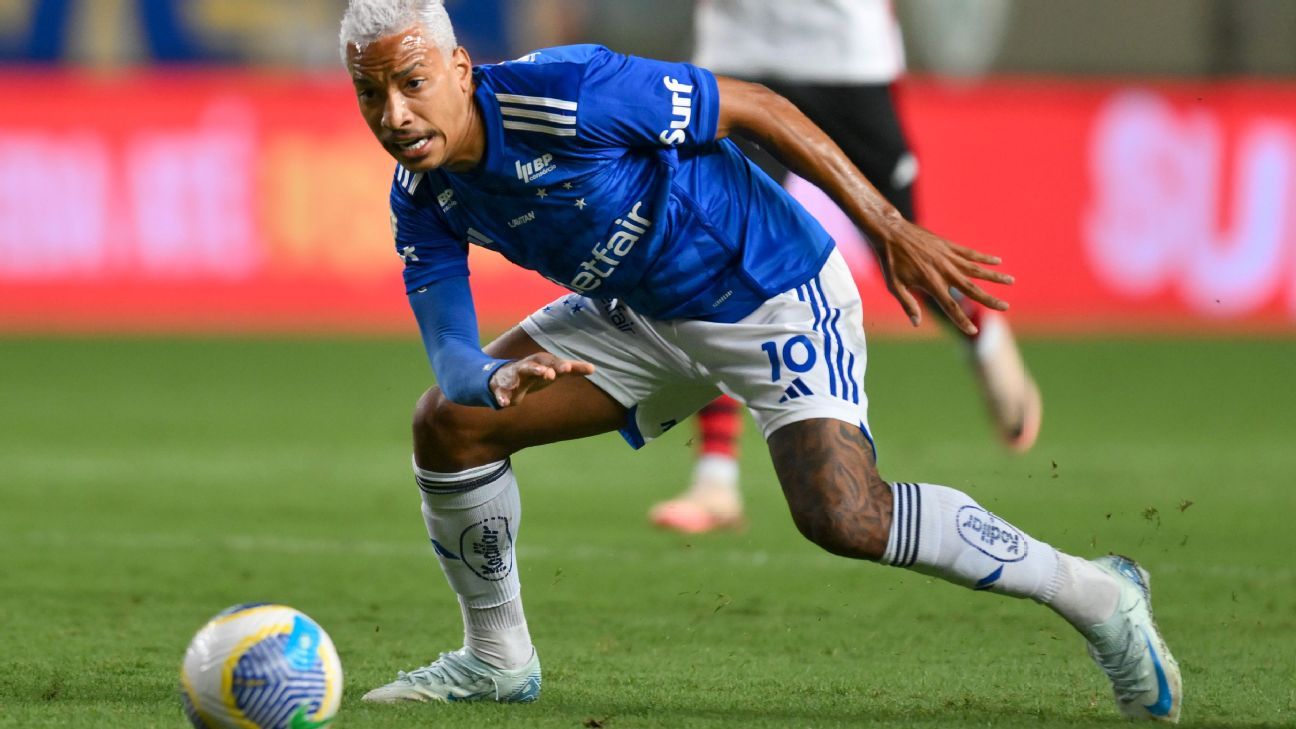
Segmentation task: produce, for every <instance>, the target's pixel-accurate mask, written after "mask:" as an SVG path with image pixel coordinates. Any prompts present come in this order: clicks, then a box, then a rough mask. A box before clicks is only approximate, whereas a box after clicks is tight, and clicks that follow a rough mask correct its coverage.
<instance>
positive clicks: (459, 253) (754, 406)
mask: <svg viewBox="0 0 1296 729" xmlns="http://www.w3.org/2000/svg"><path fill="white" fill-rule="evenodd" d="M341 42H342V47H343V52H344V55H345V58H346V65H347V69H348V71H349V73H350V75H351V80H352V82H353V83H354V86H355V92H356V97H357V99H358V102H359V107H360V111H361V114H362V116H363V117H364V119H365V121H366V122H367V123H368V125H369V128H370V129H371V130H372V132H373V133H374V135H375V136H376V137H377V139H378V141H379V142H380V143H381V144H382V146H383V148H384V149H386V151H387V152H388V153H389V154H391V155H392V156H393V157H394V158H395V159H396V161H397V162H398V165H397V167H396V171H395V179H394V181H393V184H392V188H391V205H392V218H393V221H394V223H393V224H394V227H395V237H396V250H397V252H398V253H399V254H400V255H401V257H402V258H403V259H404V261H405V270H404V276H405V285H406V288H407V293H408V296H409V302H410V305H411V307H412V308H413V311H414V314H415V317H416V319H417V320H418V325H419V329H420V331H421V332H422V334H423V339H424V343H425V345H426V347H427V350H428V356H429V358H430V360H431V364H432V367H433V369H434V371H435V373H436V376H437V381H438V382H439V383H440V385H439V386H438V387H433V388H432V389H430V390H428V391H427V393H426V394H425V395H424V396H423V397H422V398H421V399H420V400H419V402H418V404H417V406H416V407H415V413H414V423H413V430H414V459H413V460H414V463H413V466H414V476H415V481H416V482H417V484H418V488H419V490H420V494H421V497H422V514H423V519H424V522H425V524H426V526H427V530H428V535H429V537H430V538H431V540H432V545H433V547H434V548H435V551H436V553H437V556H438V559H439V561H440V564H441V567H442V570H443V571H444V573H445V575H446V578H447V580H448V581H449V583H450V586H451V588H452V589H453V590H454V592H455V593H456V594H457V595H458V598H459V604H460V607H461V610H462V615H463V618H464V638H465V640H464V646H463V647H461V648H459V649H457V650H453V651H450V652H447V653H443V654H441V656H440V657H439V658H438V659H437V660H435V661H433V662H432V663H431V664H429V665H427V666H423V667H421V668H417V669H414V670H412V671H409V672H408V673H406V672H401V673H399V674H398V675H397V677H396V679H395V680H394V681H392V682H391V683H389V684H387V685H385V686H381V687H379V688H376V689H373V690H372V691H370V692H368V693H367V694H365V696H364V698H365V700H368V701H374V702H398V701H429V700H434V701H467V700H493V701H503V702H518V701H531V700H534V699H535V698H537V696H538V695H539V693H540V659H539V656H538V654H537V653H536V650H535V648H534V647H533V646H532V643H531V636H530V633H529V632H528V629H527V622H526V618H525V615H524V613H523V607H522V598H521V585H520V582H519V579H518V572H517V564H516V554H515V549H514V543H515V540H516V539H517V538H518V525H519V518H520V516H521V504H520V500H519V495H518V484H517V480H516V478H515V476H514V473H513V469H512V467H511V465H510V461H509V456H510V455H512V454H513V453H515V452H517V451H519V450H521V449H523V448H527V447H530V446H538V445H543V444H546V443H552V442H555V441H560V440H565V439H571V438H579V437H583V436H587V435H593V434H596V433H603V432H607V431H612V430H620V431H621V433H622V435H624V436H625V438H626V440H627V441H628V442H629V443H630V445H632V446H634V447H641V446H643V445H644V444H645V443H646V442H648V441H650V440H652V439H653V438H655V437H657V436H658V435H660V434H661V433H662V432H663V431H665V430H666V429H667V428H669V427H671V426H672V425H673V424H675V423H676V422H678V421H679V420H680V419H682V418H684V417H687V416H688V415H690V414H691V413H692V412H694V411H695V410H697V409H698V408H700V407H701V406H703V405H705V404H706V403H708V402H710V401H711V400H713V399H714V398H715V397H716V394H717V392H719V391H723V392H725V393H727V394H729V395H731V396H733V397H734V398H736V399H737V400H739V401H740V402H742V403H743V404H744V405H746V406H747V407H748V408H749V409H750V410H751V411H752V412H753V414H754V415H755V417H756V420H757V423H758V424H759V425H760V427H761V429H762V432H763V434H764V435H765V437H766V439H767V441H768V444H769V450H770V455H771V458H772V459H773V462H774V468H775V471H776V473H777V474H778V478H779V482H780V484H781V485H782V487H783V491H784V494H785V495H786V497H787V501H788V505H789V507H790V511H791V513H792V517H793V519H794V521H795V523H796V525H797V527H798V528H799V529H800V530H801V532H802V533H803V534H804V535H805V536H806V537H807V538H808V539H810V540H811V541H813V542H814V543H815V544H818V545H819V546H821V547H822V548H824V549H825V550H827V551H829V552H832V553H834V554H838V555H842V556H845V557H851V558H855V559H865V560H872V561H875V562H880V563H882V564H886V565H892V566H896V567H901V568H906V569H913V570H918V571H921V572H923V573H927V574H931V575H936V576H939V577H941V578H944V579H946V580H949V581H951V582H954V583H956V584H958V585H962V586H965V587H968V588H974V589H978V590H985V591H991V592H996V593H1001V594H1004V595H1012V596H1016V597H1029V598H1031V599H1034V600H1037V601H1039V602H1041V603H1043V604H1045V605H1048V606H1049V607H1051V608H1052V609H1053V610H1055V611H1056V612H1057V613H1058V614H1060V615H1061V616H1062V617H1063V618H1064V619H1066V620H1067V621H1068V622H1069V623H1071V624H1072V625H1073V626H1075V627H1076V628H1077V629H1079V631H1080V632H1081V633H1082V634H1083V635H1084V637H1085V638H1086V639H1087V640H1088V642H1089V645H1090V648H1091V652H1092V654H1093V656H1094V657H1095V659H1096V660H1097V661H1098V663H1099V665H1100V666H1101V667H1102V668H1103V670H1104V671H1105V672H1106V674H1107V675H1108V676H1109V677H1110V679H1111V682H1112V686H1113V689H1114V691H1115V696H1116V701H1117V704H1118V706H1119V707H1120V709H1121V711H1123V712H1124V713H1126V714H1129V715H1131V716H1140V717H1148V718H1158V719H1170V720H1173V719H1175V718H1177V716H1178V713H1179V706H1180V701H1181V698H1180V680H1179V670H1178V668H1177V666H1176V664H1175V662H1174V659H1173V658H1171V656H1170V653H1169V651H1168V650H1167V648H1166V645H1165V643H1164V641H1163V640H1162V638H1161V634H1160V633H1159V632H1158V630H1157V628H1156V626H1155V625H1154V623H1153V620H1152V611H1151V607H1150V605H1149V602H1148V601H1149V593H1148V577H1147V574H1146V573H1145V572H1144V571H1143V570H1142V569H1141V568H1140V567H1138V566H1137V565H1136V564H1135V563H1134V562H1132V561H1130V560H1128V559H1125V558H1123V557H1114V556H1110V557H1104V558H1100V559H1097V560H1094V561H1086V560H1083V559H1080V558H1077V557H1073V556H1070V555H1067V554H1063V553H1061V552H1059V551H1057V550H1055V549H1054V548H1052V547H1051V546H1049V545H1048V544H1046V543H1044V542H1041V541H1038V540H1036V539H1035V538H1033V537H1031V536H1030V535H1028V534H1027V533H1026V532H1024V531H1022V530H1020V529H1018V528H1017V527H1015V526H1013V525H1012V524H1010V523H1009V522H1007V521H1005V520H1004V519H1002V518H1000V517H998V516H996V515H994V514H991V513H989V512H988V511H986V510H985V509H983V508H982V507H980V506H979V505H978V504H977V503H976V501H975V500H973V499H972V497H971V496H969V495H967V494H965V493H963V492H961V491H958V490H956V489H952V488H948V487H945V486H938V485H935V484H925V483H910V482H896V483H888V482H887V481H884V480H883V479H882V477H881V476H880V475H879V474H878V472H877V469H876V466H875V463H874V449H873V436H872V433H871V432H870V430H869V427H868V419H867V399H866V397H865V393H864V387H863V374H864V364H865V351H866V349H865V343H864V335H863V327H862V317H861V312H860V300H859V294H858V291H857V290H856V289H855V285H854V281H853V279H852V278H851V276H850V272H849V271H848V270H847V269H846V266H845V264H844V263H843V261H842V257H841V255H840V254H839V253H838V252H837V251H836V250H835V248H834V245H833V241H832V239H831V238H829V237H828V235H827V234H826V233H825V232H824V230H823V229H822V228H821V227H820V226H819V225H818V224H817V223H816V222H815V221H814V219H813V218H811V217H810V216H809V214H808V213H806V212H805V210H803V209H802V208H801V207H800V206H799V205H798V204H797V203H796V202H795V201H794V200H792V199H791V198H790V197H789V196H788V195H787V194H786V193H785V192H784V191H783V190H782V189H781V188H780V187H779V186H778V185H776V184H774V182H773V181H771V180H770V179H769V178H768V177H767V176H765V175H759V174H755V173H754V170H753V168H752V166H751V163H750V162H749V161H748V159H747V158H746V157H745V156H743V155H742V154H741V153H740V152H739V151H738V149H737V148H736V147H735V146H734V145H733V143H732V142H730V141H729V140H728V139H727V138H728V136H729V135H730V134H745V135H749V136H751V137H754V138H755V139H757V140H759V141H760V143H761V146H763V147H765V148H766V149H769V150H771V151H772V152H774V153H775V154H776V155H777V156H778V157H779V158H780V159H781V160H782V161H783V162H784V163H786V164H787V165H788V166H789V167H790V168H792V169H793V170H796V171H797V173H798V174H800V175H801V176H803V177H805V178H806V179H808V180H811V181H813V182H814V183H816V184H818V185H820V186H821V187H822V188H823V189H824V190H826V191H827V192H828V193H829V194H831V195H832V197H833V199H834V200H835V201H836V202H837V203H838V204H839V205H841V206H842V208H843V209H845V210H846V211H847V213H848V214H850V216H851V217H852V219H853V220H854V221H855V222H856V223H857V224H858V225H860V226H861V227H863V228H864V230H865V231H867V232H868V234H869V238H870V239H871V240H872V242H873V244H874V246H875V247H876V249H877V254H878V258H879V260H880V261H881V262H882V265H883V271H884V275H885V278H886V280H887V282H888V285H889V287H890V289H891V291H892V292H893V293H894V295H895V296H896V298H897V299H898V300H899V301H900V304H901V306H902V307H903V309H904V310H905V311H906V312H907V313H908V314H909V316H910V317H911V318H912V319H913V320H914V321H917V320H918V318H919V316H920V310H919V308H918V304H917V302H916V301H915V299H914V295H913V293H912V291H913V290H916V289H920V290H924V291H926V292H927V293H928V294H930V295H931V296H932V297H933V298H934V299H935V300H936V301H937V302H938V303H939V305H940V306H941V307H942V308H943V309H945V311H946V313H947V314H949V316H950V318H951V319H952V320H953V321H954V322H955V323H956V324H957V325H958V326H959V327H960V328H961V329H963V330H964V331H966V332H968V333H973V332H974V331H975V327H974V325H973V324H972V322H971V320H969V318H968V316H967V315H966V314H965V313H964V312H963V311H962V310H961V309H960V308H959V306H958V303H957V302H956V301H955V300H954V298H953V297H952V296H951V294H950V291H951V290H958V291H960V292H962V294H963V295H965V296H968V297H970V298H972V299H974V300H976V301H978V302H980V303H982V304H984V305H986V306H989V307H991V308H994V309H1003V308H1005V307H1006V304H1004V303H1003V302H1001V301H1000V300H999V299H997V298H995V297H994V296H991V295H990V294H988V293H987V292H985V291H984V290H982V289H981V288H980V286H979V285H978V284H977V280H984V281H992V282H997V283H1010V282H1011V277H1009V276H1007V275H1005V274H1002V273H999V272H996V271H993V270H990V269H988V268H986V266H991V265H994V264H996V263H997V262H998V261H997V259H995V258H993V257H991V256H987V255H984V254H980V253H977V252H975V251H972V250H969V249H967V248H963V247H960V246H957V245H954V244H952V243H950V242H948V241H946V240H944V239H942V238H939V237H937V236H935V235H933V234H931V233H929V232H928V231H926V230H924V229H922V228H920V227H918V226H916V225H913V224H911V223H908V222H906V221H905V220H904V218H902V217H901V216H900V215H899V214H898V213H897V212H896V211H895V209H894V208H893V207H892V206H890V205H889V204H887V202H886V201H885V200H884V199H883V198H882V197H881V196H880V195H879V194H878V193H877V191H876V190H874V189H873V188H872V187H871V186H870V185H869V184H868V182H867V181H866V180H865V179H864V176H863V175H861V174H860V173H859V171H858V170H856V169H855V167H854V166H853V165H851V164H850V162H849V161H848V160H847V159H846V157H845V156H844V155H843V154H842V152H841V150H839V149H838V148H837V147H836V145H834V144H833V143H832V141H831V140H829V139H828V137H827V136H825V135H824V133H823V132H821V131H820V130H819V129H818V128H817V127H815V126H814V125H813V124H812V123H810V121H809V120H808V119H806V117H805V116H804V115H802V114H801V113H800V112H798V111H797V110H796V107H794V106H793V105H792V104H790V103H789V102H787V101H786V100H785V99H783V98H782V97H780V96H777V95H776V94H774V93H772V92H770V91H769V90H767V89H765V88H764V87H761V86H758V85H755V84H750V83H745V82H742V81H735V80H733V79H728V78H721V77H716V76H714V75H713V74H711V73H710V72H709V71H706V70H704V69H702V68H699V67H696V66H693V65H690V64H685V63H664V62H659V61H653V60H647V59H642V58H632V57H627V56H623V55H619V54H616V53H614V52H612V51H609V50H608V49H606V48H602V47H599V46H568V47H560V48H552V49H548V50H543V51H538V52H535V53H532V54H530V55H527V56H525V57H524V58H521V59H519V60H517V61H514V62H510V63H503V64H498V65H493V66H479V67H474V66H473V65H472V61H471V60H470V58H469V55H468V52H467V51H466V50H465V49H464V48H462V47H460V46H458V45H457V44H456V42H455V37H454V31H453V29H452V27H451V25H450V21H449V18H448V16H447V15H446V12H445V9H444V8H443V7H442V5H441V4H440V3H439V2H438V1H437V0H351V2H350V4H349V6H348V8H347V11H346V14H345V16H344V19H343V21H342V30H341ZM469 244H474V245H480V246H485V247H488V248H491V249H494V250H497V251H499V252H500V253H501V254H503V255H504V256H505V257H506V258H508V259H509V260H510V261H512V262H514V263H516V264H518V265H520V266H523V267H526V268H529V269H532V270H535V271H537V272H538V273H540V274H542V275H544V276H547V277H549V278H550V279H552V280H554V281H557V282H559V283H561V284H562V285H564V286H566V287H568V288H569V289H570V290H571V291H572V293H571V294H570V295H568V296H565V297H563V298H561V299H558V300H556V301H554V302H553V303H552V304H550V305H548V306H546V307H544V308H542V309H541V310H539V311H537V312H535V313H534V314H532V315H531V316H529V317H528V318H527V319H526V320H525V321H523V322H522V323H521V325H519V326H518V327H515V328H514V329H512V330H510V331H508V332H506V333H505V334H504V335H502V336H501V337H500V338H498V339H496V340H495V341H494V342H492V343H490V344H489V345H488V346H487V347H486V349H485V351H484V352H483V351H482V349H481V348H480V346H479V344H478V339H477V337H478V332H477V323H476V316H475V314H474V309H473V300H472V296H471V293H470V290H469V287H468V268H467V264H466V248H467V246H468V245H469Z"/></svg>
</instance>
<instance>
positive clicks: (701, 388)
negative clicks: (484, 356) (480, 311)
mask: <svg viewBox="0 0 1296 729" xmlns="http://www.w3.org/2000/svg"><path fill="white" fill-rule="evenodd" d="M522 328H523V330H524V331H525V332H526V333H527V334H529V335H531V338H532V340H534V341H535V342H536V343H537V344H538V345H539V346H540V347H542V348H543V349H544V350H545V351H548V352H551V353H553V354H555V355H558V356H560V357H564V358H567V359H575V360H581V361H584V362H589V363H591V364H593V365H594V366H595V368H596V369H595V372H594V374H592V375H590V377H589V382H591V383H592V384H593V385H594V386H595V387H597V388H598V389H600V390H602V391H603V392H605V393H607V396H608V397H610V398H611V399H612V400H614V401H615V402H617V403H618V404H620V406H621V412H622V413H623V414H624V418H623V420H622V422H621V424H620V425H619V426H618V427H617V429H618V430H620V432H621V435H622V437H624V438H625V440H626V442H627V443H629V444H630V446H631V447H633V448H641V447H643V446H644V445H645V444H646V443H648V442H649V441H651V440H653V439H654V438H656V437H658V436H660V435H661V434H662V433H664V432H666V431H667V430H670V429H671V428H672V427H674V426H675V425H676V424H677V423H678V422H680V421H681V420H683V419H684V418H687V417H688V416H689V415H692V414H693V413H695V412H697V411H698V410H699V409H701V408H702V407H703V406H705V405H706V404H707V403H709V402H711V401H712V400H714V399H715V398H716V397H717V396H719V395H720V390H719V389H717V387H716V385H715V383H713V382H711V381H710V380H708V379H707V378H706V377H705V376H704V375H703V373H702V372H701V371H700V370H699V368H698V367H697V366H696V364H695V363H694V361H693V360H692V359H691V358H690V357H689V355H688V354H686V353H685V352H684V351H682V350H681V349H680V348H678V347H677V346H675V345H674V344H672V343H670V342H668V341H667V336H668V335H669V333H670V332H671V331H672V330H673V329H674V328H675V322H662V321H658V320H654V319H651V318H648V317H644V316H641V315H639V314H638V313H636V312H635V311H633V310H631V309H630V308H629V307H627V306H625V305H624V304H622V303H620V302H617V301H603V300H597V299H590V298H588V297H584V296H578V295H575V294H573V295H569V296H566V297H563V298H561V299H559V300H557V301H555V302H553V303H552V304H550V305H549V306H546V307H544V308H542V309H540V310H539V311H537V312H535V313H534V314H532V315H531V316H529V317H527V319H526V321H524V322H523V323H522Z"/></svg>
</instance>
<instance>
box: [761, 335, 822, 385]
mask: <svg viewBox="0 0 1296 729" xmlns="http://www.w3.org/2000/svg"><path fill="white" fill-rule="evenodd" d="M761 349H762V350H764V351H765V356H766V357H769V364H770V381H772V382H778V381H779V380H781V379H783V368H784V367H787V368H788V369H789V370H791V371H793V372H795V373H797V374H800V373H802V372H809V371H810V370H811V369H813V368H814V366H815V362H816V361H817V360H818V359H819V355H818V354H816V353H815V348H814V344H813V343H811V341H810V337H807V336H806V335H804V334H798V335H796V336H795V337H792V338H791V339H789V340H787V341H786V342H784V343H783V348H782V351H780V350H779V346H778V342H765V343H764V344H762V345H761Z"/></svg>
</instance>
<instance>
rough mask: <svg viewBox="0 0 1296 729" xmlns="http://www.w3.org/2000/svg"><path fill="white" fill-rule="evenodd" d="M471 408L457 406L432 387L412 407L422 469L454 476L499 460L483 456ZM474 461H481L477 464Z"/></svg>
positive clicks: (481, 443) (483, 445) (436, 388)
mask: <svg viewBox="0 0 1296 729" xmlns="http://www.w3.org/2000/svg"><path fill="white" fill-rule="evenodd" d="M469 410H470V408H467V407H465V406H463V405H456V404H455V403H454V402H451V400H450V398H448V397H446V396H445V393H443V392H441V388H439V387H433V388H432V389H430V390H428V391H427V392H426V393H424V394H423V397H421V398H419V401H418V404H417V405H416V406H415V407H414V422H413V430H414V451H415V453H416V455H417V456H418V462H419V464H420V465H421V466H423V467H424V468H428V469H431V470H434V471H442V472H445V473H454V472H456V471H460V470H463V469H465V468H471V467H473V466H478V465H481V464H482V463H489V462H490V461H492V460H498V459H495V458H493V457H492V455H493V454H489V453H486V451H487V450H489V449H488V448H486V446H485V444H484V442H483V435H484V434H483V433H482V432H481V429H480V428H479V427H477V426H476V425H475V424H474V420H475V419H474V418H472V417H471V415H470V413H469V412H468V411H469ZM477 461H480V463H478V462H477Z"/></svg>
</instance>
